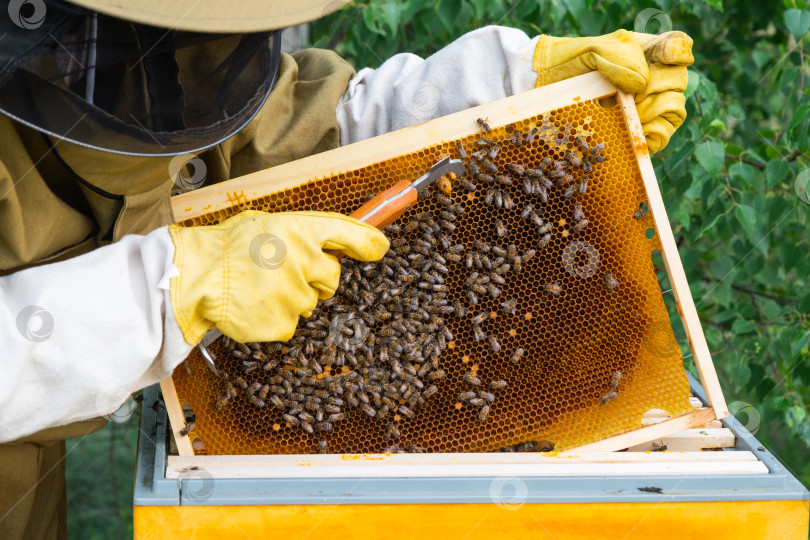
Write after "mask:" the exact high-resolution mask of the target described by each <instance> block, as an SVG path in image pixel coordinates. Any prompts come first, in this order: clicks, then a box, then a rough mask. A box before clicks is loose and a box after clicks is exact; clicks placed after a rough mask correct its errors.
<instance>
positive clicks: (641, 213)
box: [633, 206, 647, 219]
mask: <svg viewBox="0 0 810 540" xmlns="http://www.w3.org/2000/svg"><path fill="white" fill-rule="evenodd" d="M646 214H647V212H646V211H645V210H644V207H643V206H639V207H638V210H636V213H635V214H633V219H641V218H643V217H644V216H645V215H646Z"/></svg>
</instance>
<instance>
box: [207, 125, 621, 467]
mask: <svg viewBox="0 0 810 540" xmlns="http://www.w3.org/2000/svg"><path fill="white" fill-rule="evenodd" d="M479 125H480V126H481V128H482V129H483V133H481V135H480V136H479V138H478V139H477V140H476V141H475V143H474V148H475V151H467V150H466V149H465V147H464V146H463V145H462V144H460V143H459V144H458V145H457V149H458V154H459V156H460V157H461V158H462V159H463V160H464V162H465V166H466V174H465V175H464V176H462V177H460V178H458V179H456V181H455V183H454V185H453V186H452V188H453V189H454V190H466V192H467V193H469V192H478V194H477V195H480V193H481V191H484V195H483V202H484V203H485V204H487V205H490V206H493V207H495V208H498V209H501V208H502V209H506V210H512V209H514V208H515V205H516V202H515V200H516V198H517V197H516V196H515V194H514V193H513V190H516V189H522V190H523V193H524V194H525V195H526V196H527V197H521V198H522V199H527V200H529V201H530V202H527V203H526V204H525V207H524V208H523V209H522V211H521V212H520V218H521V219H523V220H528V221H529V222H530V223H532V224H533V226H534V227H536V229H537V240H536V242H534V247H532V248H530V249H526V250H524V251H520V250H518V248H517V247H516V245H515V243H514V242H510V238H509V235H510V231H509V226H508V224H507V223H505V222H504V221H503V220H501V219H495V220H493V221H492V227H493V228H494V232H495V237H496V238H497V239H498V241H497V242H492V243H490V242H485V241H483V240H479V239H476V240H473V241H472V242H469V243H467V244H464V243H460V242H457V241H456V240H454V231H455V230H456V227H457V221H458V220H459V218H460V216H462V215H463V214H464V213H465V211H466V209H465V207H464V206H463V205H462V204H460V203H458V202H454V199H455V200H456V201H458V200H463V199H464V197H452V198H451V197H450V196H449V193H448V192H446V190H443V189H439V188H437V187H435V186H431V187H429V188H425V189H424V190H423V191H422V192H421V193H420V201H422V202H424V201H428V200H429V202H431V203H433V204H417V205H416V207H415V208H414V209H413V210H411V212H410V214H409V218H408V219H407V220H400V222H398V223H395V224H393V225H390V226H389V227H387V228H386V229H385V233H386V235H387V236H388V237H389V238H391V249H390V250H389V252H388V253H387V254H386V255H385V257H384V258H383V259H382V260H381V261H378V262H373V263H364V262H358V261H355V260H352V259H350V258H348V257H345V258H343V259H342V260H341V265H342V267H343V272H342V274H341V281H340V286H339V287H338V289H337V291H336V293H335V296H334V297H333V298H331V299H329V300H327V301H324V302H321V303H320V304H319V305H318V307H317V308H316V309H315V310H314V311H313V313H312V315H311V316H310V317H309V318H308V319H306V320H305V321H303V322H302V323H301V325H300V326H299V330H298V331H297V332H296V334H295V336H294V337H293V338H292V339H291V340H289V341H287V342H285V343H247V344H243V343H237V342H235V341H233V340H230V339H228V338H227V337H223V338H221V345H222V346H223V348H224V350H225V351H227V354H230V355H231V356H232V357H233V358H235V359H236V360H237V361H238V365H240V366H241V369H240V370H239V373H234V374H228V373H225V372H222V371H221V372H220V377H221V391H220V393H219V395H218V396H217V399H216V401H215V405H214V408H215V409H217V410H220V409H222V408H223V407H225V406H227V404H228V402H229V400H231V399H233V398H236V397H237V396H240V398H244V399H246V400H247V401H249V403H251V404H252V405H253V406H255V407H257V408H261V409H263V408H266V407H271V408H275V409H277V410H278V411H279V412H280V413H281V416H282V418H283V420H284V422H286V423H287V425H288V426H290V427H297V428H300V429H302V430H303V431H305V432H306V433H308V434H310V435H316V436H317V434H318V433H329V432H331V431H332V430H333V427H334V425H335V424H336V423H338V422H340V421H342V420H344V419H346V418H347V414H348V411H349V409H350V408H351V409H357V410H360V411H362V412H363V413H365V414H366V415H367V416H368V417H369V418H372V419H376V420H379V421H382V422H385V424H384V426H385V435H384V440H385V441H387V444H389V446H388V448H386V450H385V451H386V452H421V451H424V449H423V448H421V447H420V446H418V445H414V444H411V443H408V442H407V441H403V440H402V439H401V432H400V427H401V422H404V421H407V420H411V419H414V418H415V417H416V415H417V413H418V411H419V409H420V408H421V407H423V406H424V405H425V403H426V402H427V400H429V399H430V398H431V397H432V396H434V395H436V394H437V393H438V392H439V391H440V389H441V385H442V383H443V382H444V381H445V380H446V378H447V374H446V373H445V367H444V366H442V363H441V361H440V360H441V356H442V353H443V351H445V350H446V349H447V348H448V346H451V343H452V342H453V341H454V337H455V336H454V335H453V333H452V332H451V330H450V328H449V326H448V321H449V320H450V318H453V319H457V320H454V321H453V322H454V328H463V329H465V330H464V331H465V333H466V329H469V334H470V335H471V336H472V339H473V340H474V341H476V342H482V343H484V344H485V345H486V346H487V347H488V349H489V350H490V351H491V352H492V353H493V354H500V353H502V352H503V353H505V354H508V358H509V359H510V360H511V362H513V363H515V364H518V363H520V362H521V360H522V359H523V357H524V355H525V351H524V350H523V349H522V348H520V347H517V348H513V349H504V347H503V345H502V337H501V336H499V335H497V334H496V332H495V330H494V329H493V325H491V324H490V323H489V321H490V320H491V319H492V318H493V317H494V316H495V312H494V311H492V310H491V309H488V308H484V304H487V305H489V306H491V305H492V301H494V302H496V305H497V306H499V308H500V311H501V312H503V313H504V314H505V315H515V314H516V309H517V306H518V300H517V299H515V298H510V297H507V296H506V295H504V293H503V288H504V285H505V284H507V282H508V279H509V277H510V275H512V274H519V273H520V272H521V271H522V270H523V268H524V266H526V265H527V264H529V263H530V262H531V261H532V260H533V259H534V258H535V257H536V256H537V254H538V253H540V252H541V251H542V250H543V249H545V248H547V246H548V245H549V243H550V242H551V238H552V234H554V228H555V227H558V226H559V225H558V224H557V223H554V222H552V221H546V220H545V218H544V214H543V205H544V203H546V202H547V201H548V198H549V194H550V193H551V191H552V190H554V189H558V190H562V191H563V193H562V196H563V197H564V198H565V199H570V198H572V197H574V196H575V195H576V194H577V193H578V194H585V193H586V192H587V186H588V173H590V172H591V171H592V170H593V165H594V164H596V163H601V162H603V161H604V160H605V159H606V158H605V157H604V155H603V152H604V150H605V145H604V143H601V144H597V145H595V146H593V147H592V148H591V147H590V146H589V145H588V143H586V142H585V140H584V139H583V138H581V137H577V138H576V139H575V143H576V149H574V151H570V150H569V151H566V152H565V154H564V157H563V159H559V160H553V159H552V158H550V157H547V158H545V159H544V160H543V161H542V162H540V163H539V165H538V166H537V168H529V167H526V166H525V165H523V164H520V163H509V164H506V166H505V167H504V169H503V170H500V169H499V168H498V167H497V166H496V165H495V163H494V161H493V160H495V158H496V157H497V156H498V153H499V152H500V150H501V147H502V146H503V145H505V144H514V145H523V144H531V143H532V142H533V141H534V140H535V139H537V138H542V137H541V136H540V134H539V132H538V129H537V128H535V129H532V130H525V131H522V132H515V133H514V134H512V135H511V137H508V138H502V139H501V140H499V141H495V140H493V139H490V138H489V137H488V135H490V133H489V132H490V128H489V126H488V125H487V124H486V122H485V121H484V120H479ZM571 216H572V218H573V221H572V225H571V226H570V227H569V229H568V231H569V233H570V234H576V233H577V232H580V231H582V230H584V229H585V228H586V227H587V226H588V224H589V222H588V219H587V217H586V216H585V213H584V211H583V208H582V204H581V202H579V201H573V204H572V210H571ZM451 273H452V275H453V276H454V277H455V280H456V282H460V283H462V284H463V293H462V294H457V293H458V290H457V289H456V290H455V291H454V292H455V294H453V295H452V296H451V294H450V289H449V287H448V283H447V281H448V277H449V275H450V274H451ZM604 278H605V280H604V283H605V287H607V288H608V289H609V290H613V289H615V288H616V287H618V286H619V283H618V281H617V280H616V279H615V278H614V277H613V276H612V275H610V274H605V275H604ZM459 280H460V281H459ZM538 286H541V287H542V288H543V289H544V290H545V291H546V292H547V293H548V294H549V295H552V296H557V295H560V294H561V293H562V286H561V284H560V282H552V283H546V284H539V285H538ZM496 311H497V308H496ZM459 323H463V324H461V325H459ZM620 379H621V373H619V372H617V374H616V375H615V376H614V377H613V378H612V379H611V382H610V391H609V393H608V394H606V395H605V396H604V397H603V398H602V400H601V401H602V403H603V404H606V403H608V402H609V401H611V400H612V399H614V398H615V397H616V390H617V388H618V385H619V380H620ZM614 382H615V385H614ZM461 384H462V385H463V388H459V390H461V391H460V392H458V393H457V394H455V395H456V398H457V408H458V407H468V408H471V409H472V411H474V414H475V417H476V418H477V420H478V421H479V422H481V423H486V422H487V420H488V418H489V416H490V411H491V409H492V408H493V407H494V404H495V402H496V399H497V395H498V393H499V392H504V391H506V390H507V387H508V383H507V381H505V380H500V379H493V380H482V378H481V377H480V376H479V375H478V374H477V372H476V370H475V369H474V368H473V369H472V370H471V371H469V372H466V373H464V375H463V378H462V381H461ZM527 445H528V446H527ZM518 446H519V448H518V447H510V448H512V450H511V451H537V449H538V448H539V446H538V444H537V443H524V444H523V445H522V446H521V445H518ZM531 448H533V449H535V450H531ZM318 450H319V451H320V452H326V451H328V443H327V442H326V440H322V441H321V442H320V444H319V446H318Z"/></svg>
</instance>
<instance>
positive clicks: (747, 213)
mask: <svg viewBox="0 0 810 540" xmlns="http://www.w3.org/2000/svg"><path fill="white" fill-rule="evenodd" d="M734 216H735V217H736V218H737V222H738V223H739V224H740V225H741V226H742V228H743V230H744V231H745V234H746V236H748V240H750V242H751V243H752V244H755V243H756V239H755V237H754V229H755V228H756V225H757V212H756V210H754V209H753V208H751V207H750V206H745V205H742V204H739V205H737V208H735V209H734Z"/></svg>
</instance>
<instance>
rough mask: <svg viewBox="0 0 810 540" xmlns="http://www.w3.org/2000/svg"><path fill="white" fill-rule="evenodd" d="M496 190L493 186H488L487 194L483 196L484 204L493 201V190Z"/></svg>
mask: <svg viewBox="0 0 810 540" xmlns="http://www.w3.org/2000/svg"><path fill="white" fill-rule="evenodd" d="M496 191H498V190H497V189H495V188H489V189H488V190H487V194H486V195H485V196H484V204H489V205H491V204H492V203H493V202H494V201H495V192H496Z"/></svg>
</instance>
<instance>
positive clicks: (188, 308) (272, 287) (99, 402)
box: [0, 0, 692, 539]
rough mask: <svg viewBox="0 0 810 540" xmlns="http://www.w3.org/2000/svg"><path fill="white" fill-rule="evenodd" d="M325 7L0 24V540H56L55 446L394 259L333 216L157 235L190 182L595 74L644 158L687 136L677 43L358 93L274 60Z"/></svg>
mask: <svg viewBox="0 0 810 540" xmlns="http://www.w3.org/2000/svg"><path fill="white" fill-rule="evenodd" d="M343 3H345V2H339V1H334V0H332V1H329V2H327V1H323V0H320V1H319V0H297V1H296V2H289V1H272V0H250V1H247V0H246V1H242V2H231V3H229V4H228V7H227V9H223V7H222V3H221V2H219V1H216V0H172V1H170V2H169V1H162V0H117V1H115V2H112V1H110V0H70V1H69V2H60V1H56V0H49V1H48V2H47V4H46V3H44V2H43V1H42V0H8V1H7V2H6V7H7V9H6V10H0V36H3V38H2V39H0V133H2V138H1V139H0V140H2V143H0V271H2V275H3V276H4V277H2V278H0V293H2V296H3V302H2V308H0V344H2V345H0V347H2V359H0V366H1V367H2V370H1V371H0V373H2V375H0V443H5V444H2V445H0V538H4V539H14V538H53V537H64V536H65V534H66V529H65V521H66V516H65V513H66V511H65V480H64V471H65V462H64V460H65V444H64V440H65V439H66V438H69V437H77V436H81V435H84V434H87V433H90V432H92V431H94V430H97V429H99V428H100V427H102V426H103V425H104V423H105V420H104V419H103V418H102V417H103V416H104V415H108V414H110V413H111V412H113V411H115V410H116V409H117V408H118V407H119V406H120V405H121V403H122V402H123V401H124V400H125V399H126V396H127V395H128V394H130V393H132V392H135V391H137V390H139V389H141V388H143V387H145V386H148V385H150V384H153V383H155V382H158V381H160V380H161V379H163V378H165V377H167V376H168V375H169V374H170V373H171V372H172V370H173V369H174V368H175V366H177V364H178V363H179V362H181V361H182V360H183V359H184V358H185V357H186V355H187V354H188V353H189V352H190V350H191V348H192V347H193V346H194V345H195V344H197V343H198V342H199V340H200V338H201V337H202V336H203V334H204V333H205V332H206V331H208V330H209V329H212V328H217V329H219V330H221V331H222V332H223V333H225V334H226V335H228V336H230V337H232V338H234V339H237V340H239V341H272V340H284V339H287V338H289V337H290V336H291V335H292V333H293V331H294V329H295V326H296V324H297V321H298V317H299V315H301V314H303V313H306V312H308V311H310V310H312V309H313V308H314V307H315V305H316V303H317V301H318V300H323V299H326V298H329V297H330V296H331V295H332V294H333V293H334V291H335V288H336V287H337V284H338V279H339V273H340V266H339V264H338V262H337V260H336V259H335V258H334V257H332V256H330V255H327V254H326V253H324V251H323V250H324V249H338V250H342V251H344V252H346V253H347V254H348V255H349V256H351V257H355V258H358V259H361V260H369V261H370V260H377V259H379V258H381V257H382V256H383V255H384V253H385V252H386V251H387V249H388V241H387V240H386V238H385V237H384V236H383V235H382V234H381V233H380V232H379V231H377V230H376V229H373V228H371V227H369V226H367V225H364V224H362V223H359V222H357V221H355V220H353V219H350V218H348V217H344V216H340V215H337V214H330V213H317V212H296V213H283V214H264V213H259V212H246V213H242V214H239V215H236V216H234V217H232V218H230V219H228V220H226V221H224V222H223V223H222V224H220V225H217V226H211V227H191V228H184V229H178V228H172V227H169V225H170V224H171V223H172V222H173V219H172V213H171V206H170V203H169V197H170V193H171V191H172V188H173V186H175V185H176V182H177V179H178V178H179V177H180V178H193V177H194V178H196V176H199V175H196V174H192V171H190V168H194V169H196V172H197V173H199V172H200V171H204V175H202V176H204V181H200V182H199V185H203V184H210V183H214V182H221V181H224V180H228V179H229V178H233V177H236V176H241V175H244V174H248V173H252V172H254V171H257V170H260V169H264V168H267V167H272V166H275V165H279V164H281V163H285V162H288V161H291V160H295V159H299V158H303V157H306V156H309V155H312V154H315V153H318V152H322V151H324V150H328V149H330V148H335V147H337V146H339V145H346V144H350V143H352V142H355V141H358V140H361V139H365V138H367V137H373V136H375V135H379V134H381V133H385V132H388V131H391V130H395V129H399V128H402V127H405V126H408V125H412V124H416V123H418V122H422V121H425V120H427V119H429V118H432V117H438V116H442V115H445V114H449V113H452V112H455V111H458V110H460V109H464V108H467V107H472V106H475V105H479V104H482V103H486V102H489V101H492V100H495V99H498V98H503V97H505V96H509V95H512V94H515V93H518V92H523V91H526V90H529V89H531V88H534V87H535V86H542V85H546V84H549V83H553V82H555V81H559V80H562V79H566V78H568V77H573V76H575V75H580V74H582V73H585V72H588V71H592V70H598V71H600V72H601V73H602V74H604V75H605V76H606V77H607V78H608V79H609V80H610V81H611V82H612V83H613V84H615V85H616V86H617V87H618V88H620V89H622V90H624V91H626V92H630V93H633V94H636V102H637V104H638V108H639V113H640V116H641V120H642V123H643V124H644V130H645V134H646V136H647V143H648V146H649V148H650V149H651V150H652V151H657V150H660V149H661V148H663V147H664V146H666V144H667V141H668V140H669V138H670V136H671V135H672V133H673V132H674V131H675V129H676V128H677V127H678V126H679V125H680V124H681V123H682V122H683V120H684V118H685V116H686V111H685V109H684V102H685V98H684V96H683V93H682V92H683V91H684V90H685V88H686V83H687V73H686V66H687V65H689V64H690V63H691V62H692V54H691V44H692V41H691V40H690V39H689V37H688V36H686V35H685V34H683V33H680V32H669V33H666V34H663V35H646V34H634V33H632V32H628V31H625V30H618V31H616V32H614V33H612V34H608V35H605V36H601V37H593V38H555V37H550V36H545V35H543V36H539V37H534V38H530V37H527V36H526V35H525V34H524V33H522V32H520V31H518V30H514V29H511V28H501V27H486V28H482V29H480V30H477V31H474V32H470V33H469V34H467V35H464V36H462V37H461V38H459V39H458V40H456V41H455V42H454V43H452V44H451V45H449V46H448V47H446V48H444V49H442V50H441V51H439V52H438V53H436V54H435V55H433V56H431V57H430V58H427V59H424V60H423V59H421V58H419V57H417V56H414V55H412V54H400V55H397V56H394V57H393V58H391V59H389V60H388V61H386V62H384V63H383V64H382V66H380V67H379V68H378V69H375V70H372V69H363V70H361V71H359V72H357V73H355V71H354V69H353V68H352V67H351V66H350V65H349V64H347V63H346V62H345V61H344V60H342V59H340V58H339V57H338V56H337V55H336V54H335V53H333V52H331V51H325V50H314V49H310V50H305V51H301V52H298V53H296V54H293V55H287V54H281V52H280V50H279V49H280V32H279V29H281V28H284V27H287V26H290V25H295V24H299V23H302V22H305V21H310V20H313V19H316V18H318V17H321V16H323V15H326V14H328V13H330V12H331V11H334V10H335V9H337V8H338V7H340V6H341V5H342V4H343ZM6 12H7V13H8V16H7V17H6V16H5V14H6ZM176 156H183V157H181V158H179V161H178V158H177V157H176ZM178 163H179V165H178ZM184 164H185V168H184V169H183V171H185V172H181V169H180V167H181V166H183V165H184ZM192 187H198V185H195V186H192ZM257 238H272V239H273V241H272V242H271V243H270V244H271V248H272V249H273V250H275V251H274V254H273V255H271V256H272V257H276V259H277V262H278V263H279V264H273V265H266V264H260V263H261V262H262V261H261V260H257V257H256V253H255V250H252V249H251V245H252V243H254V242H255V241H256V239H257ZM253 247H255V244H254V246H253ZM262 257H263V256H262Z"/></svg>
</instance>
